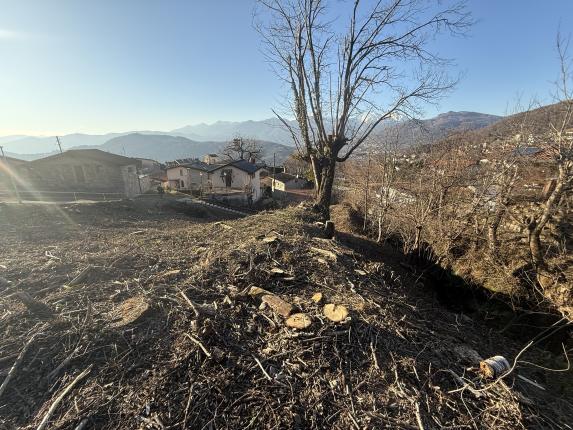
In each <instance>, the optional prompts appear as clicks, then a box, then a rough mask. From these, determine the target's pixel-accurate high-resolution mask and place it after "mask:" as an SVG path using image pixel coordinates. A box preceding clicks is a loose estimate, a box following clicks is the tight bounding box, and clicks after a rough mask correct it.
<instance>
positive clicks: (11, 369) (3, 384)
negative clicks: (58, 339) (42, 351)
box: [0, 333, 37, 397]
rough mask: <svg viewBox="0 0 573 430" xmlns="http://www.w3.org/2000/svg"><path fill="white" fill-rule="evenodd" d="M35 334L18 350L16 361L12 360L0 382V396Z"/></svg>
mask: <svg viewBox="0 0 573 430" xmlns="http://www.w3.org/2000/svg"><path fill="white" fill-rule="evenodd" d="M36 335H37V333H36V334H34V335H33V336H32V337H31V338H30V339H28V342H26V344H25V345H24V347H23V348H22V351H20V354H19V355H18V358H16V361H15V362H14V364H13V365H12V367H11V368H10V371H9V372H8V374H7V375H6V378H4V382H2V385H0V397H2V394H4V391H6V387H7V386H8V383H9V382H10V380H11V379H12V378H13V377H14V375H15V374H16V370H17V369H18V366H19V365H20V363H21V362H22V360H23V359H24V355H26V352H27V351H28V349H29V348H30V345H31V344H32V342H33V341H34V339H35V338H36Z"/></svg>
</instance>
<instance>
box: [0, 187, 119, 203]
mask: <svg viewBox="0 0 573 430" xmlns="http://www.w3.org/2000/svg"><path fill="white" fill-rule="evenodd" d="M19 194H20V199H21V200H22V201H32V202H39V201H42V202H46V201H47V202H77V201H78V200H90V201H98V202H99V201H110V200H121V199H124V198H126V196H125V194H123V193H94V192H90V191H38V190H35V191H20V192H19ZM16 201H18V199H17V197H16V195H15V194H14V192H12V191H0V202H16Z"/></svg>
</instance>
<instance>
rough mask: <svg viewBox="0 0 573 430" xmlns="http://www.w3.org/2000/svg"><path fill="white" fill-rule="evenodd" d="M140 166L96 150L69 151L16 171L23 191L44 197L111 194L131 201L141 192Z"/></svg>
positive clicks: (32, 162) (130, 160)
mask: <svg viewBox="0 0 573 430" xmlns="http://www.w3.org/2000/svg"><path fill="white" fill-rule="evenodd" d="M140 167H141V162H140V161H138V160H136V159H133V158H129V157H124V156H121V155H116V154H110V153H108V152H105V151H101V150H99V149H70V150H68V151H65V152H62V153H60V154H55V155H51V156H49V157H45V158H40V159H38V160H34V161H31V162H29V163H27V164H25V165H24V166H22V167H21V168H20V169H19V171H20V173H21V178H22V181H23V185H24V188H25V190H26V191H28V192H31V193H40V194H43V193H44V192H45V193H47V194H50V193H51V194H57V193H75V194H77V195H80V196H82V195H92V196H94V195H100V194H110V195H114V196H116V197H118V196H125V197H133V196H135V195H137V194H140V193H141V192H142V190H141V188H140V184H139V178H138V170H139V169H140Z"/></svg>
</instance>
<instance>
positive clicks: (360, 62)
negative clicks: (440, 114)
mask: <svg viewBox="0 0 573 430" xmlns="http://www.w3.org/2000/svg"><path fill="white" fill-rule="evenodd" d="M259 4H260V5H261V6H262V10H263V12H262V13H258V14H257V17H258V18H259V19H258V22H257V28H258V29H259V31H260V33H261V34H262V36H263V38H264V41H265V42H266V45H267V48H268V49H267V53H268V58H269V60H270V61H271V62H272V64H273V65H274V67H275V70H276V72H277V73H278V74H279V76H280V77H281V78H282V79H284V81H285V82H286V84H287V85H288V87H289V89H290V97H289V100H288V112H290V115H292V116H294V118H295V119H296V124H297V126H296V127H293V126H291V124H290V123H289V121H288V120H287V119H286V117H283V116H282V115H281V114H279V113H277V112H276V111H275V114H276V115H277V117H278V118H279V119H280V120H281V121H282V123H283V124H284V125H285V127H287V128H288V129H289V131H290V133H291V135H292V138H293V140H294V142H295V144H296V146H297V148H298V150H299V151H300V153H301V155H302V156H303V158H304V159H305V160H307V162H310V163H311V165H312V169H313V173H314V179H315V185H316V191H317V197H316V204H317V205H316V206H317V208H318V209H319V210H320V211H321V212H322V213H323V214H325V215H328V208H329V206H330V202H331V195H332V187H333V182H334V173H335V168H336V163H337V162H344V161H346V160H347V159H348V158H349V157H350V156H351V155H352V153H353V152H354V151H355V150H356V149H357V148H358V147H359V146H360V145H361V144H362V143H363V142H364V141H365V140H366V139H367V138H368V136H370V135H371V134H372V133H373V132H374V130H375V129H376V127H377V126H378V125H380V124H381V123H382V122H383V121H385V120H387V119H390V118H394V117H397V116H401V117H411V116H413V115H415V114H417V113H419V103H420V102H435V101H436V99H437V98H438V97H439V96H441V95H443V94H444V92H445V91H447V90H449V89H450V88H451V87H452V85H453V84H454V82H453V81H452V80H451V79H449V78H448V77H447V76H446V75H445V74H444V72H443V69H444V67H445V66H446V65H447V64H448V61H447V60H446V59H444V58H441V57H439V56H438V55H437V54H436V53H434V52H432V50H431V42H433V39H434V37H435V36H436V35H438V34H441V33H444V32H446V33H449V34H452V35H457V34H461V33H464V32H465V31H466V30H467V29H468V28H469V26H470V25H471V20H470V16H469V14H468V13H467V12H466V9H465V3H464V2H463V1H458V2H453V1H446V2H440V3H437V5H434V4H432V3H429V2H427V1H425V0H378V1H365V0H354V1H352V2H344V3H343V2H338V3H337V7H338V9H339V10H337V13H341V15H343V17H342V18H337V19H333V18H332V14H330V11H329V10H328V4H329V2H328V0H259ZM344 16H345V17H346V18H344ZM343 19H346V20H347V21H346V22H341V20H343Z"/></svg>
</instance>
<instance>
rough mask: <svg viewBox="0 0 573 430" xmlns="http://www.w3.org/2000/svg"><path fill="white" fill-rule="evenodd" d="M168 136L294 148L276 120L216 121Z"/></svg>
mask: <svg viewBox="0 0 573 430" xmlns="http://www.w3.org/2000/svg"><path fill="white" fill-rule="evenodd" d="M293 125H294V123H293ZM170 134H173V135H178V136H185V137H188V138H189V139H193V140H211V141H229V140H230V139H232V138H233V137H236V136H242V137H245V138H252V139H257V140H265V141H269V142H277V143H280V144H282V145H286V146H294V144H293V141H292V137H291V135H290V133H289V132H288V130H286V129H285V127H284V126H283V124H282V123H281V122H280V121H279V120H278V119H277V118H269V119H265V120H261V121H241V122H232V121H217V122H215V123H213V124H205V123H202V124H197V125H187V126H185V127H182V128H177V129H175V130H171V132H170Z"/></svg>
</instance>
